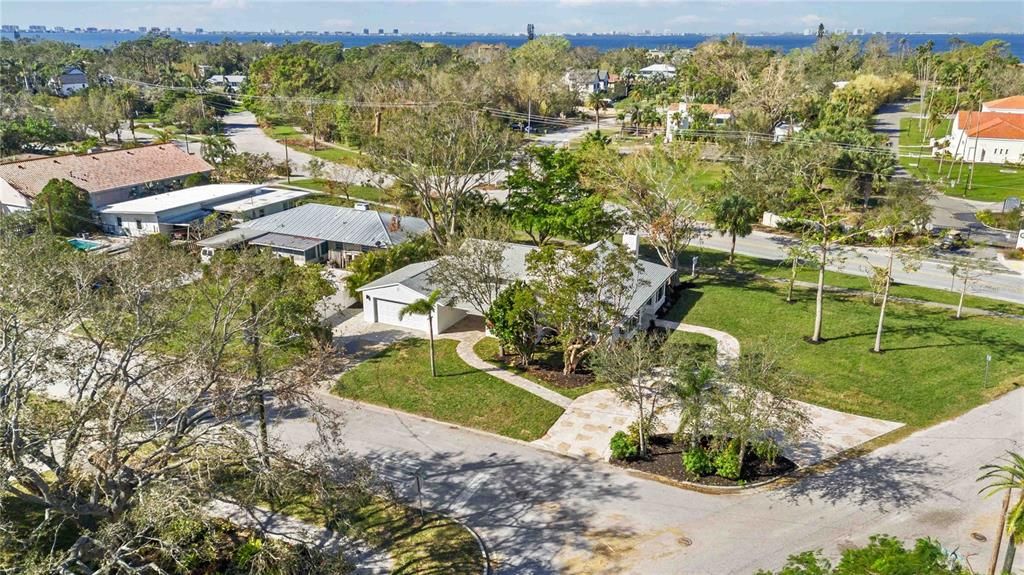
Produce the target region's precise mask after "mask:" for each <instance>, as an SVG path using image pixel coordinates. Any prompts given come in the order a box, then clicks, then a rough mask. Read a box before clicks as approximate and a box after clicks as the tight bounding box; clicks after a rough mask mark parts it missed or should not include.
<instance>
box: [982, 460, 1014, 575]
mask: <svg viewBox="0 0 1024 575" xmlns="http://www.w3.org/2000/svg"><path fill="white" fill-rule="evenodd" d="M981 471H982V475H981V476H980V477H978V481H984V482H986V483H987V485H985V487H983V488H982V489H981V493H984V494H986V495H994V494H996V493H1001V492H1006V495H1005V500H1004V501H1003V517H1002V519H1001V520H1000V530H999V533H998V535H997V536H996V542H995V549H994V550H993V552H992V561H991V563H990V564H989V569H988V573H989V575H992V574H993V573H995V570H996V561H997V560H998V553H999V544H1000V542H1001V541H1002V537H1003V531H1002V526H1003V525H1005V526H1006V534H1007V535H1009V537H1010V540H1009V541H1008V542H1007V547H1006V560H1005V561H1004V562H1003V572H1006V573H1009V572H1010V569H1011V568H1012V567H1013V556H1014V546H1015V545H1020V544H1021V543H1024V456H1022V455H1021V454H1019V453H1014V452H1012V451H1008V452H1006V455H1005V456H1003V457H1002V459H1001V460H1000V463H990V464H988V465H983V466H982V467H981ZM1014 489H1017V490H1018V491H1020V492H1021V497H1020V499H1018V500H1017V503H1016V504H1014V505H1013V507H1010V494H1011V493H1012V492H1013V490H1014Z"/></svg>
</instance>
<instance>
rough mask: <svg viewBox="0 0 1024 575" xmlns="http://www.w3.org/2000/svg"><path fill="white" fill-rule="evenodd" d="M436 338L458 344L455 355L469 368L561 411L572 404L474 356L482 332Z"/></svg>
mask: <svg viewBox="0 0 1024 575" xmlns="http://www.w3.org/2000/svg"><path fill="white" fill-rule="evenodd" d="M438 337H440V338H444V339H454V340H456V341H458V342H459V345H458V346H457V347H456V348H455V353H457V354H458V355H459V358H461V359H462V361H464V362H466V363H467V364H468V365H469V366H470V367H473V368H476V369H479V370H480V371H482V372H484V373H488V374H490V375H493V376H494V377H496V378H498V379H500V380H502V381H504V382H505V383H509V384H512V385H514V386H516V387H518V388H519V389H522V390H523V391H528V392H530V393H532V394H534V395H536V396H537V397H539V398H541V399H544V400H547V401H549V402H551V403H553V404H555V405H557V406H559V407H561V408H562V409H565V408H568V407H569V405H570V404H571V403H572V400H570V399H569V398H568V397H565V396H564V395H562V394H560V393H557V392H554V391H551V390H550V389H548V388H546V387H544V386H543V385H540V384H537V383H534V382H532V381H530V380H529V379H526V378H525V377H522V376H519V375H516V374H514V373H512V372H511V371H508V370H504V369H502V368H500V367H498V366H495V365H491V364H489V363H487V362H486V361H484V360H483V359H481V358H480V356H478V355H477V354H476V352H475V351H474V350H473V346H475V345H476V344H477V342H479V341H480V340H481V339H483V338H484V337H486V336H485V335H484V333H483V332H482V331H459V332H454V333H443V334H440V335H439V336H438Z"/></svg>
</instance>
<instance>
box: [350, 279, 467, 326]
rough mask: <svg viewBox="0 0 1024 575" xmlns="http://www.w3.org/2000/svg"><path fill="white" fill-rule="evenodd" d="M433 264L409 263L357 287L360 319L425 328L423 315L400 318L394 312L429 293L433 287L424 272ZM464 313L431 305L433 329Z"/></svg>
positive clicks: (447, 323)
mask: <svg viewBox="0 0 1024 575" xmlns="http://www.w3.org/2000/svg"><path fill="white" fill-rule="evenodd" d="M433 266H434V262H433V261H430V262H423V263H420V264H412V265H409V266H406V267H405V268H402V269H401V270H399V271H398V272H394V273H391V274H388V275H386V276H384V277H382V278H380V279H378V280H375V281H372V282H370V283H368V284H366V285H364V286H363V287H361V288H359V292H360V293H361V294H362V297H363V319H364V320H366V322H367V323H381V324H385V325H393V326H397V327H403V328H406V329H415V330H418V331H422V332H426V331H427V317H426V316H423V315H406V316H405V317H403V318H401V319H399V317H398V316H399V312H401V310H402V308H404V307H405V306H407V305H409V304H411V303H413V302H415V301H417V300H421V299H425V298H427V297H429V295H430V293H431V291H433V287H432V286H431V285H430V283H429V278H428V277H427V276H428V272H429V270H430V269H431V268H432V267H433ZM464 317H466V311H465V310H462V309H458V308H455V307H451V306H447V305H440V304H439V305H437V306H436V307H435V308H434V326H433V327H434V333H442V332H444V330H446V329H448V328H450V327H451V326H453V325H455V324H456V323H458V321H459V320H461V319H462V318H464Z"/></svg>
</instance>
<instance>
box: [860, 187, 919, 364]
mask: <svg viewBox="0 0 1024 575" xmlns="http://www.w3.org/2000/svg"><path fill="white" fill-rule="evenodd" d="M930 217H931V206H929V205H928V202H927V194H926V193H925V192H924V190H923V189H921V188H920V187H919V186H917V185H915V184H913V183H908V184H904V185H900V186H893V187H892V188H891V189H890V191H889V194H888V195H887V197H886V199H885V204H884V205H883V206H882V207H881V208H879V209H878V210H877V211H876V212H875V213H874V214H873V222H872V227H875V228H877V229H879V230H880V234H881V237H880V238H879V239H880V240H881V241H883V242H884V243H885V247H886V248H887V251H888V252H889V257H888V263H887V264H886V267H884V268H878V269H877V271H878V272H879V274H878V275H879V277H878V279H879V280H880V281H879V284H880V285H879V287H880V288H881V289H880V290H878V291H879V293H880V295H881V297H882V305H881V308H880V309H879V312H878V329H877V330H876V331H875V346H874V348H873V351H874V352H875V353H879V352H881V351H882V329H883V326H884V324H885V310H886V305H887V304H888V303H889V288H890V287H891V286H892V274H893V264H894V263H895V261H896V260H899V261H900V263H901V264H902V265H903V269H904V270H907V271H913V270H916V269H917V268H919V267H920V262H921V259H922V258H923V257H924V253H923V252H922V250H920V249H916V248H914V247H901V246H900V239H901V238H902V237H903V236H904V235H907V234H914V233H916V232H920V231H921V230H922V229H923V228H924V225H925V224H926V223H927V222H928V220H929V219H930Z"/></svg>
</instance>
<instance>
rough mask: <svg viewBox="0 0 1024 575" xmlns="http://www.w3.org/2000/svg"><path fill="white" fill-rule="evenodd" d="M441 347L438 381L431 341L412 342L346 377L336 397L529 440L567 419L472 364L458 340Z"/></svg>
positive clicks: (438, 347)
mask: <svg viewBox="0 0 1024 575" xmlns="http://www.w3.org/2000/svg"><path fill="white" fill-rule="evenodd" d="M435 347H436V351H437V358H436V361H437V377H431V376H430V356H429V351H428V345H427V342H426V340H423V339H406V340H403V341H401V342H398V343H395V344H393V345H391V346H389V347H388V348H386V349H385V350H384V351H383V352H381V353H380V354H379V355H377V356H375V357H372V358H370V359H368V360H366V361H364V362H363V363H361V364H359V365H357V366H356V367H355V368H353V369H351V370H349V371H347V372H345V374H344V375H342V376H341V378H340V379H339V380H338V383H337V384H336V385H335V387H334V392H335V393H336V394H337V395H340V396H342V397H347V398H350V399H355V400H359V401H366V402H369V403H374V404H377V405H383V406H385V407H390V408H394V409H398V410H402V411H408V412H410V413H416V414H419V415H423V416H426V417H430V418H433V419H439V420H441V421H448V422H451V423H456V424H458V425H465V426H467V427H473V428H476V429H481V430H484V431H489V432H492V433H497V434H500V435H504V436H506V437H511V438H514V439H521V440H524V441H532V440H534V439H538V438H540V437H543V436H544V433H545V432H547V430H548V428H549V427H551V425H552V424H553V423H554V422H555V420H556V419H558V416H559V415H561V414H562V409H561V408H560V407H558V406H557V405H554V404H552V403H549V402H547V401H544V400H543V399H541V398H539V397H537V396H535V395H533V394H531V393H529V392H526V391H523V390H522V389H519V388H518V387H515V386H514V385H510V384H508V383H505V382H504V381H501V380H500V379H498V378H496V377H494V376H491V375H489V374H487V373H484V372H482V371H479V370H477V369H474V368H472V367H470V366H469V365H467V364H466V363H465V362H464V361H462V360H461V359H460V358H459V356H458V355H457V354H456V353H455V347H456V342H455V341H452V340H446V339H439V340H437V341H436V342H435Z"/></svg>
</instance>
